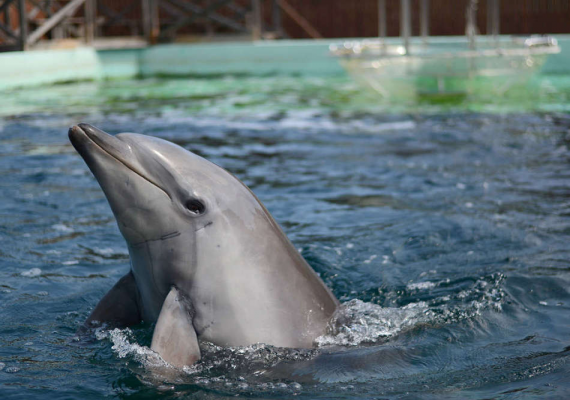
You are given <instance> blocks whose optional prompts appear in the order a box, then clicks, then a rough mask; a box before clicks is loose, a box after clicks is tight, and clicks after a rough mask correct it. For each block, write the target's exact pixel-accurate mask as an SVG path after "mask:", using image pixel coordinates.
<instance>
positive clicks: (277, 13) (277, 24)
mask: <svg viewBox="0 0 570 400" xmlns="http://www.w3.org/2000/svg"><path fill="white" fill-rule="evenodd" d="M271 11H272V13H273V15H272V19H273V30H274V31H275V33H276V34H277V36H278V37H283V27H282V26H281V7H279V2H278V0H273V2H272V7H271Z"/></svg>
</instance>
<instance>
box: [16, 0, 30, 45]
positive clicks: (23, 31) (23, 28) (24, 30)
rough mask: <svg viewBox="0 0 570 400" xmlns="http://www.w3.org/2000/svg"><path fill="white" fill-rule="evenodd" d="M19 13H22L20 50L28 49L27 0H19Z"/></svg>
mask: <svg viewBox="0 0 570 400" xmlns="http://www.w3.org/2000/svg"><path fill="white" fill-rule="evenodd" d="M18 13H19V14H20V20H19V23H20V43H19V45H20V46H19V47H20V51H24V50H27V47H28V46H27V44H26V42H27V36H28V25H27V24H28V22H27V20H26V1H25V0H19V1H18Z"/></svg>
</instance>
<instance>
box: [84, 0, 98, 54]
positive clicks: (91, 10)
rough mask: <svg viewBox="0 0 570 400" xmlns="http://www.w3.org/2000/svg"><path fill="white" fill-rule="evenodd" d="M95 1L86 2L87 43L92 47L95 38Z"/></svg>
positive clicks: (87, 0)
mask: <svg viewBox="0 0 570 400" xmlns="http://www.w3.org/2000/svg"><path fill="white" fill-rule="evenodd" d="M95 1H96V0H85V43H87V44H89V45H92V44H93V38H94V37H95V12H96V10H95V7H96V5H95Z"/></svg>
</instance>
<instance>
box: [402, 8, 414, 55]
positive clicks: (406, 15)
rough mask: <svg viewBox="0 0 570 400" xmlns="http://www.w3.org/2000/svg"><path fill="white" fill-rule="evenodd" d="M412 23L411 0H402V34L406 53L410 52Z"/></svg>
mask: <svg viewBox="0 0 570 400" xmlns="http://www.w3.org/2000/svg"><path fill="white" fill-rule="evenodd" d="M411 25H412V24H411V15H410V0H400V35H401V36H402V39H403V41H404V49H405V51H406V55H407V54H410V36H411V33H412V32H411V31H412V26H411Z"/></svg>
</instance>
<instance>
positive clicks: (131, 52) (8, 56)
mask: <svg viewBox="0 0 570 400" xmlns="http://www.w3.org/2000/svg"><path fill="white" fill-rule="evenodd" d="M556 38H557V39H558V43H559V45H560V47H561V49H562V51H561V53H560V54H556V55H551V56H550V57H549V58H548V61H547V63H546V64H545V65H544V66H543V68H542V70H541V73H542V74H557V73H568V70H569V69H570V35H557V36H556ZM343 40H345V39H326V40H282V41H260V42H231V43H227V42H222V43H200V44H166V45H157V46H151V47H147V48H139V49H120V50H95V49H93V48H87V47H80V48H75V49H68V50H46V51H28V52H8V53H0V90H5V89H12V88H17V87H22V86H33V85H41V84H52V83H58V82H68V81H80V80H99V79H129V78H135V77H151V76H207V75H221V74H237V75H240V74H243V75H268V74H289V75H318V76H325V75H326V76H330V75H342V74H345V71H344V70H343V69H342V67H341V66H340V65H339V63H338V62H337V60H336V59H335V58H334V57H332V56H331V55H330V54H329V51H328V48H329V45H330V44H331V43H338V42H342V41H343ZM347 40H355V39H347ZM464 40H465V38H464V37H434V38H430V41H431V42H433V43H450V42H454V41H464ZM389 42H392V43H399V42H400V40H399V39H398V38H390V39H389Z"/></svg>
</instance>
